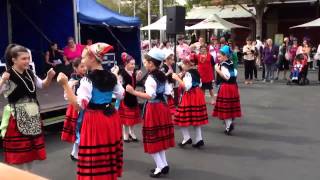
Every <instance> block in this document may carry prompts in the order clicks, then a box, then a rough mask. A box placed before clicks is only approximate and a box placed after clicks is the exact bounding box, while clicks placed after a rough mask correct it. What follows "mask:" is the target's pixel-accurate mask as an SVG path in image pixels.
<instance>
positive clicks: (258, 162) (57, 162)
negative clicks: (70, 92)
mask: <svg viewBox="0 0 320 180" xmlns="http://www.w3.org/2000/svg"><path fill="white" fill-rule="evenodd" d="M310 79H311V80H313V79H315V73H314V72H313V73H311V75H310ZM239 86H240V92H241V104H242V109H243V113H244V117H243V118H242V119H240V120H238V121H237V126H236V130H235V132H234V136H232V137H230V136H225V135H224V134H223V126H222V124H221V122H219V121H217V120H216V119H213V118H210V124H209V125H208V126H205V127H204V131H203V137H204V140H205V143H206V146H205V148H204V149H201V150H197V149H192V148H191V147H190V148H186V149H180V148H173V149H171V150H169V151H168V153H167V155H168V159H169V163H170V165H171V168H172V171H171V173H170V175H168V176H167V177H166V178H164V179H174V180H179V179H183V180H194V179H197V180H211V179H215V180H301V179H305V180H319V179H320V172H319V164H320V152H319V149H320V136H319V130H318V129H319V127H320V118H319V110H320V102H319V101H320V86H319V84H318V83H317V82H315V81H313V82H312V84H311V85H309V86H287V85H285V82H277V83H275V84H271V85H270V84H262V83H261V82H258V83H257V84H254V85H251V86H244V85H243V83H240V85H239ZM211 112H212V107H211V106H208V113H209V114H211ZM46 129H47V131H46V144H47V153H48V158H47V160H45V161H42V162H36V164H35V166H34V169H33V171H34V172H35V173H37V174H39V175H42V176H44V177H48V178H50V179H54V180H66V179H68V180H69V179H75V168H76V165H75V163H74V162H72V161H70V160H69V157H68V155H69V153H70V151H71V145H70V144H68V143H64V142H61V141H60V140H59V136H60V133H59V130H60V129H61V124H60V125H55V126H50V127H47V128H46ZM140 129H141V127H137V131H138V132H140ZM176 130H177V131H176V142H179V141H180V140H181V133H180V131H179V129H178V128H177V129H176ZM139 135H140V133H139ZM139 137H141V136H139ZM140 139H141V138H140ZM124 153H125V155H124V159H125V165H124V174H123V178H122V179H124V180H133V179H138V180H147V179H150V178H149V176H148V171H149V169H150V168H153V167H154V163H153V160H152V159H151V157H149V156H148V155H146V154H144V153H143V148H142V144H141V143H136V144H135V143H129V144H126V145H125V151H124ZM1 157H2V156H0V158H1ZM0 161H2V160H0Z"/></svg>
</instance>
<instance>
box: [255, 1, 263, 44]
mask: <svg viewBox="0 0 320 180" xmlns="http://www.w3.org/2000/svg"><path fill="white" fill-rule="evenodd" d="M264 8H265V4H264V3H262V2H261V4H257V5H256V6H255V9H256V17H255V21H256V37H258V36H259V37H260V38H262V24H263V22H262V20H263V14H264Z"/></svg>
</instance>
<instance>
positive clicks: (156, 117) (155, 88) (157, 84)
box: [126, 48, 175, 178]
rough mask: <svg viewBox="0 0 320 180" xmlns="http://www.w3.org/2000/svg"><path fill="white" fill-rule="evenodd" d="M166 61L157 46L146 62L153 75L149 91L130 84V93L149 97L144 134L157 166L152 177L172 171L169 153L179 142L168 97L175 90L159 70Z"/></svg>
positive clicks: (146, 106) (149, 83) (146, 86)
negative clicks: (175, 139) (167, 151)
mask: <svg viewBox="0 0 320 180" xmlns="http://www.w3.org/2000/svg"><path fill="white" fill-rule="evenodd" d="M163 60H164V53H163V52H162V51H161V50H160V49H157V48H153V49H151V50H150V51H149V53H148V54H147V56H146V63H145V64H146V69H147V70H148V71H149V75H148V77H147V80H146V82H145V93H144V92H139V91H136V90H134V88H133V87H132V86H131V85H127V87H126V91H127V92H129V93H130V94H132V95H134V96H137V97H141V98H144V99H147V100H148V101H147V103H146V105H145V113H144V122H143V131H142V133H143V143H144V151H145V152H146V153H149V154H151V156H152V157H153V159H154V161H155V162H156V166H157V167H156V168H155V169H152V170H151V174H150V176H151V177H153V178H158V177H160V176H161V175H162V174H167V173H169V166H168V163H167V160H166V154H165V152H166V150H167V149H169V148H170V147H174V145H175V143H174V128H173V124H172V119H171V114H170V109H169V107H168V105H167V104H166V102H165V97H164V96H165V95H169V94H170V93H171V91H172V90H171V88H170V86H169V83H168V82H167V79H166V76H165V74H164V73H163V72H161V71H160V70H159V66H160V64H161V62H162V61H163Z"/></svg>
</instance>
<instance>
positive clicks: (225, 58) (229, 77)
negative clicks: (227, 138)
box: [212, 45, 241, 135]
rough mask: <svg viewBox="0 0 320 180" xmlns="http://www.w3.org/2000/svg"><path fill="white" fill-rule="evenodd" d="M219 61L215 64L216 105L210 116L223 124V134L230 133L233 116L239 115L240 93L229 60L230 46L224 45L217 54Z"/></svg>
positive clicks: (232, 126) (232, 125)
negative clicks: (217, 87) (217, 86)
mask: <svg viewBox="0 0 320 180" xmlns="http://www.w3.org/2000/svg"><path fill="white" fill-rule="evenodd" d="M218 56H219V60H220V63H219V64H216V65H215V69H216V72H217V84H218V85H219V90H218V96H217V100H216V105H215V107H214V110H213V113H212V116H213V117H217V118H219V119H220V120H221V121H223V122H224V124H225V134H226V135H231V132H232V131H233V130H234V122H233V121H234V120H235V118H239V117H241V106H240V95H239V89H238V85H237V74H238V73H237V70H236V69H235V68H234V67H233V62H232V61H231V60H230V56H231V51H230V47H229V46H227V45H225V46H223V47H222V48H221V49H220V53H219V54H218Z"/></svg>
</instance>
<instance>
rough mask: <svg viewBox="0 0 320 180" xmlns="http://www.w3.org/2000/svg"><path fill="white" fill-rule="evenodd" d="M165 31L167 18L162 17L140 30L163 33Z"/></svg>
mask: <svg viewBox="0 0 320 180" xmlns="http://www.w3.org/2000/svg"><path fill="white" fill-rule="evenodd" d="M185 28H188V27H187V26H185ZM166 29H167V16H162V18H160V19H158V20H157V21H156V22H154V23H152V24H150V25H148V26H144V27H142V28H140V30H142V31H148V30H158V31H165V30H166Z"/></svg>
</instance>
